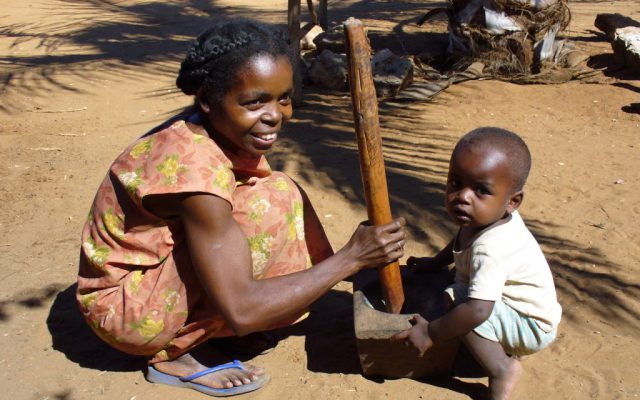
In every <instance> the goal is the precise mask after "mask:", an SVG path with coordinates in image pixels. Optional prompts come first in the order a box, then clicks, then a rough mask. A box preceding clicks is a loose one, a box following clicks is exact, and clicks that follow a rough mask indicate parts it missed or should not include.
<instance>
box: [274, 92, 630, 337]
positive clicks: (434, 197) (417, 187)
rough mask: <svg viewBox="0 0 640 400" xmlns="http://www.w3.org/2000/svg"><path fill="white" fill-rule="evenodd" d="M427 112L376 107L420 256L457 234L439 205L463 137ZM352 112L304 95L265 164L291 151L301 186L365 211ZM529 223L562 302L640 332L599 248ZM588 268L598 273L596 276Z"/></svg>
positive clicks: (391, 178) (394, 186)
mask: <svg viewBox="0 0 640 400" xmlns="http://www.w3.org/2000/svg"><path fill="white" fill-rule="evenodd" d="M328 97H329V98H330V100H327V98H328ZM431 106H432V105H429V104H427V105H424V104H423V105H418V104H414V105H410V106H407V107H406V108H399V107H397V106H387V105H384V104H381V106H380V111H379V114H380V126H381V134H382V137H383V151H384V155H385V164H386V170H387V182H388V189H389V196H390V200H391V205H392V210H393V214H394V215H397V216H404V217H405V218H406V219H407V221H408V225H407V229H408V232H409V234H410V235H411V237H412V238H413V240H416V241H418V242H420V243H421V244H424V245H425V246H427V248H428V249H430V250H431V251H432V253H431V254H425V255H432V254H435V252H437V251H438V250H439V246H438V245H437V244H438V243H443V240H442V239H443V238H445V240H448V238H450V237H452V235H453V234H454V232H455V229H456V228H455V226H454V225H453V224H452V223H451V222H450V221H449V220H448V217H447V216H446V212H445V210H444V207H443V204H442V203H443V192H444V183H445V179H446V173H447V163H448V157H449V155H450V151H451V149H452V148H453V145H454V144H455V141H456V138H457V136H458V135H460V134H462V132H461V133H459V134H457V135H451V134H447V133H446V132H444V131H443V129H442V128H440V125H439V123H438V121H435V120H433V118H431V117H429V114H428V113H427V112H426V111H427V110H428V107H431ZM350 107H351V105H350V99H349V98H348V97H346V96H343V95H341V94H327V93H321V92H318V91H315V92H314V91H311V92H309V93H307V94H306V98H305V105H304V106H303V107H302V108H300V109H298V110H296V119H295V120H294V121H292V122H291V123H290V125H289V127H288V132H290V134H289V135H286V136H287V137H288V139H287V140H288V141H290V142H292V144H291V146H289V147H288V149H287V150H279V151H277V152H276V153H274V154H273V155H272V156H271V157H270V160H271V161H272V164H273V166H274V167H275V168H282V167H284V166H285V165H286V164H287V162H288V157H287V152H288V151H298V152H301V153H302V154H304V155H305V158H304V159H305V160H307V161H303V162H305V165H302V166H300V168H299V169H298V170H299V171H301V172H300V173H299V175H300V177H301V179H302V182H301V183H302V184H303V186H304V184H313V185H324V186H325V187H326V188H327V190H331V189H337V191H338V192H340V193H341V195H342V196H344V198H345V199H347V200H348V201H349V202H351V203H353V204H360V205H361V206H362V207H363V208H364V207H365V199H364V194H363V191H362V186H361V177H360V172H359V171H360V167H359V158H358V150H357V141H356V137H355V133H354V128H353V119H352V118H353V117H352V114H351V108H350ZM292 149H295V150H292ZM316 171H320V172H324V173H325V174H326V176H327V177H329V179H328V180H322V181H320V182H319V181H318V178H317V176H318V175H317V174H316V173H315V172H316ZM526 222H527V225H528V226H529V228H530V229H531V231H532V232H533V234H534V236H536V237H537V239H538V241H539V242H540V244H541V246H542V247H543V250H544V251H545V254H546V255H547V258H548V260H549V263H550V265H551V268H552V271H553V273H554V275H555V279H556V285H557V288H558V291H559V293H560V295H559V297H560V299H561V302H565V303H567V304H575V303H582V304H584V305H585V306H587V307H588V308H589V309H591V310H593V311H594V312H595V313H596V315H598V317H599V318H601V319H602V320H606V321H609V323H624V324H627V326H632V327H633V326H638V325H640V324H638V321H639V320H640V318H639V317H640V313H639V312H638V310H637V307H634V306H633V305H632V304H630V302H629V301H628V300H625V299H629V298H637V297H638V295H640V285H638V284H635V283H632V282H628V281H625V280H624V279H621V278H619V277H618V276H616V274H615V271H616V270H618V269H619V268H620V266H619V265H616V264H615V263H614V262H612V261H610V260H609V259H608V258H607V255H606V254H604V253H603V252H602V251H601V250H599V249H597V248H585V247H584V246H582V245H581V244H579V243H576V242H574V241H572V240H571V239H569V238H565V237H561V236H559V235H556V234H554V231H555V228H557V226H555V225H554V224H553V223H551V222H548V221H538V220H527V221H526ZM593 265H596V266H597V267H598V268H600V270H599V271H597V270H593V267H592V266H593ZM602 270H607V271H613V273H605V272H600V271H602ZM623 294H624V295H623ZM565 317H566V318H567V319H568V320H570V321H573V322H575V323H580V318H581V317H580V315H578V314H576V313H574V312H573V311H572V309H565Z"/></svg>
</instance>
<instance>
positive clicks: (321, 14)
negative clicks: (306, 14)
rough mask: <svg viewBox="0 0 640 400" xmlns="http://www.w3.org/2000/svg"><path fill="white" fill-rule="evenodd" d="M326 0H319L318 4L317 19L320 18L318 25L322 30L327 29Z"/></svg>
mask: <svg viewBox="0 0 640 400" xmlns="http://www.w3.org/2000/svg"><path fill="white" fill-rule="evenodd" d="M327 12H328V10H327V0H320V4H319V5H318V19H319V20H320V26H321V27H322V29H323V30H324V31H326V30H327V22H328V21H327V20H328V15H327Z"/></svg>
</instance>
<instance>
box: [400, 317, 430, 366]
mask: <svg viewBox="0 0 640 400" xmlns="http://www.w3.org/2000/svg"><path fill="white" fill-rule="evenodd" d="M411 323H412V324H413V326H412V327H411V328H410V329H407V330H406V331H402V332H400V333H398V334H396V335H394V336H393V337H392V338H391V340H393V341H401V340H403V341H404V343H405V345H407V346H411V345H412V346H413V347H415V348H416V349H418V352H419V353H420V357H422V356H423V355H424V353H425V352H426V351H427V350H429V349H430V348H431V347H432V346H433V340H431V337H429V321H427V320H426V319H424V318H422V317H421V316H420V315H417V314H416V315H414V316H413V318H411Z"/></svg>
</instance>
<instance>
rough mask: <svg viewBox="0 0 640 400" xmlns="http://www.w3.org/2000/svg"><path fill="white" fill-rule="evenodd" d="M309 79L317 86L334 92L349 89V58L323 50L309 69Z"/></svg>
mask: <svg viewBox="0 0 640 400" xmlns="http://www.w3.org/2000/svg"><path fill="white" fill-rule="evenodd" d="M309 79H310V80H311V82H313V83H314V84H315V85H317V86H321V87H325V88H328V89H333V90H345V89H346V87H347V56H346V55H345V54H336V53H334V52H332V51H331V50H323V51H322V52H321V53H320V55H319V56H318V57H316V59H315V60H314V61H313V63H312V64H311V68H309Z"/></svg>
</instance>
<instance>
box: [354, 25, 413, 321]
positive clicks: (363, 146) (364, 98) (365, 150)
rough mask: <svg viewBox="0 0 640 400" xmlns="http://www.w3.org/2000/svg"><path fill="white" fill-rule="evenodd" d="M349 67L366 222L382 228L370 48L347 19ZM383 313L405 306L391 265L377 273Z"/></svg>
mask: <svg viewBox="0 0 640 400" xmlns="http://www.w3.org/2000/svg"><path fill="white" fill-rule="evenodd" d="M344 32H345V39H346V41H345V45H346V48H347V49H346V50H347V58H348V64H349V87H350V89H351V102H352V104H353V120H354V122H355V128H356V135H357V137H358V152H359V154H360V173H361V175H362V185H363V187H364V195H365V199H366V202H367V214H368V216H369V221H370V222H371V223H372V224H374V225H383V224H387V223H389V222H391V221H392V220H393V218H392V216H391V206H390V205H389V195H388V192H387V178H386V175H385V168H384V157H383V154H382V139H381V137H380V126H379V122H378V100H377V97H376V91H375V87H374V85H373V75H372V72H371V47H370V45H369V41H368V39H367V36H366V34H365V31H364V27H363V25H362V22H360V21H359V20H357V19H355V18H349V19H348V20H347V21H345V23H344ZM378 274H379V277H380V284H381V286H382V295H383V297H384V300H385V305H386V311H387V312H390V313H393V314H398V313H399V312H400V310H401V309H402V305H403V304H404V291H403V288H402V279H401V277H400V266H399V264H398V262H397V261H396V262H393V263H391V264H389V265H387V266H385V267H382V268H380V269H379V270H378Z"/></svg>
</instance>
